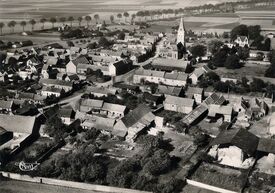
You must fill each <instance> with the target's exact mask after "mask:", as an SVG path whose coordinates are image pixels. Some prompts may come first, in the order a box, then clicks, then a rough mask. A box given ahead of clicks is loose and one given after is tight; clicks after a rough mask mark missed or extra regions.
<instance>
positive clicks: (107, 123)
mask: <svg viewBox="0 0 275 193" xmlns="http://www.w3.org/2000/svg"><path fill="white" fill-rule="evenodd" d="M115 122H116V120H115V119H111V118H105V117H100V116H96V115H87V116H85V117H84V120H83V122H82V123H81V126H82V127H83V128H84V129H92V128H97V129H99V130H101V131H105V132H107V133H111V132H112V131H113V128H114V125H115Z"/></svg>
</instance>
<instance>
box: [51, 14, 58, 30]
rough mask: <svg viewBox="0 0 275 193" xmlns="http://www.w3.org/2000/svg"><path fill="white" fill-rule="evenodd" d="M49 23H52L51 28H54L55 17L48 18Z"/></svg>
mask: <svg viewBox="0 0 275 193" xmlns="http://www.w3.org/2000/svg"><path fill="white" fill-rule="evenodd" d="M50 22H51V23H52V28H54V24H55V23H56V22H57V20H56V18H55V17H52V18H50Z"/></svg>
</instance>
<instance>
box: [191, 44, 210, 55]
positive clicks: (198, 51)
mask: <svg viewBox="0 0 275 193" xmlns="http://www.w3.org/2000/svg"><path fill="white" fill-rule="evenodd" d="M206 50H207V49H206V47H205V46H204V45H195V46H193V47H191V49H190V51H191V53H192V55H193V57H195V58H197V57H203V56H205V54H206Z"/></svg>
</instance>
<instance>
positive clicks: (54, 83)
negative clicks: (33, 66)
mask: <svg viewBox="0 0 275 193" xmlns="http://www.w3.org/2000/svg"><path fill="white" fill-rule="evenodd" d="M39 83H40V84H42V85H45V86H49V87H55V88H59V89H63V90H64V91H65V92H69V91H71V90H72V89H73V83H72V82H68V81H64V80H57V79H43V78H42V79H40V80H39Z"/></svg>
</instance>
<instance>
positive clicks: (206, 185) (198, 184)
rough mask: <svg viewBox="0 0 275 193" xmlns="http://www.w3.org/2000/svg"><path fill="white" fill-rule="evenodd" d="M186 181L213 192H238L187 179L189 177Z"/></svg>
mask: <svg viewBox="0 0 275 193" xmlns="http://www.w3.org/2000/svg"><path fill="white" fill-rule="evenodd" d="M186 182H187V184H190V185H192V186H196V187H199V188H203V189H206V190H212V191H214V192H222V193H238V192H234V191H231V190H226V189H223V188H218V187H215V186H210V185H208V184H204V183H201V182H197V181H193V180H189V179H186Z"/></svg>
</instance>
